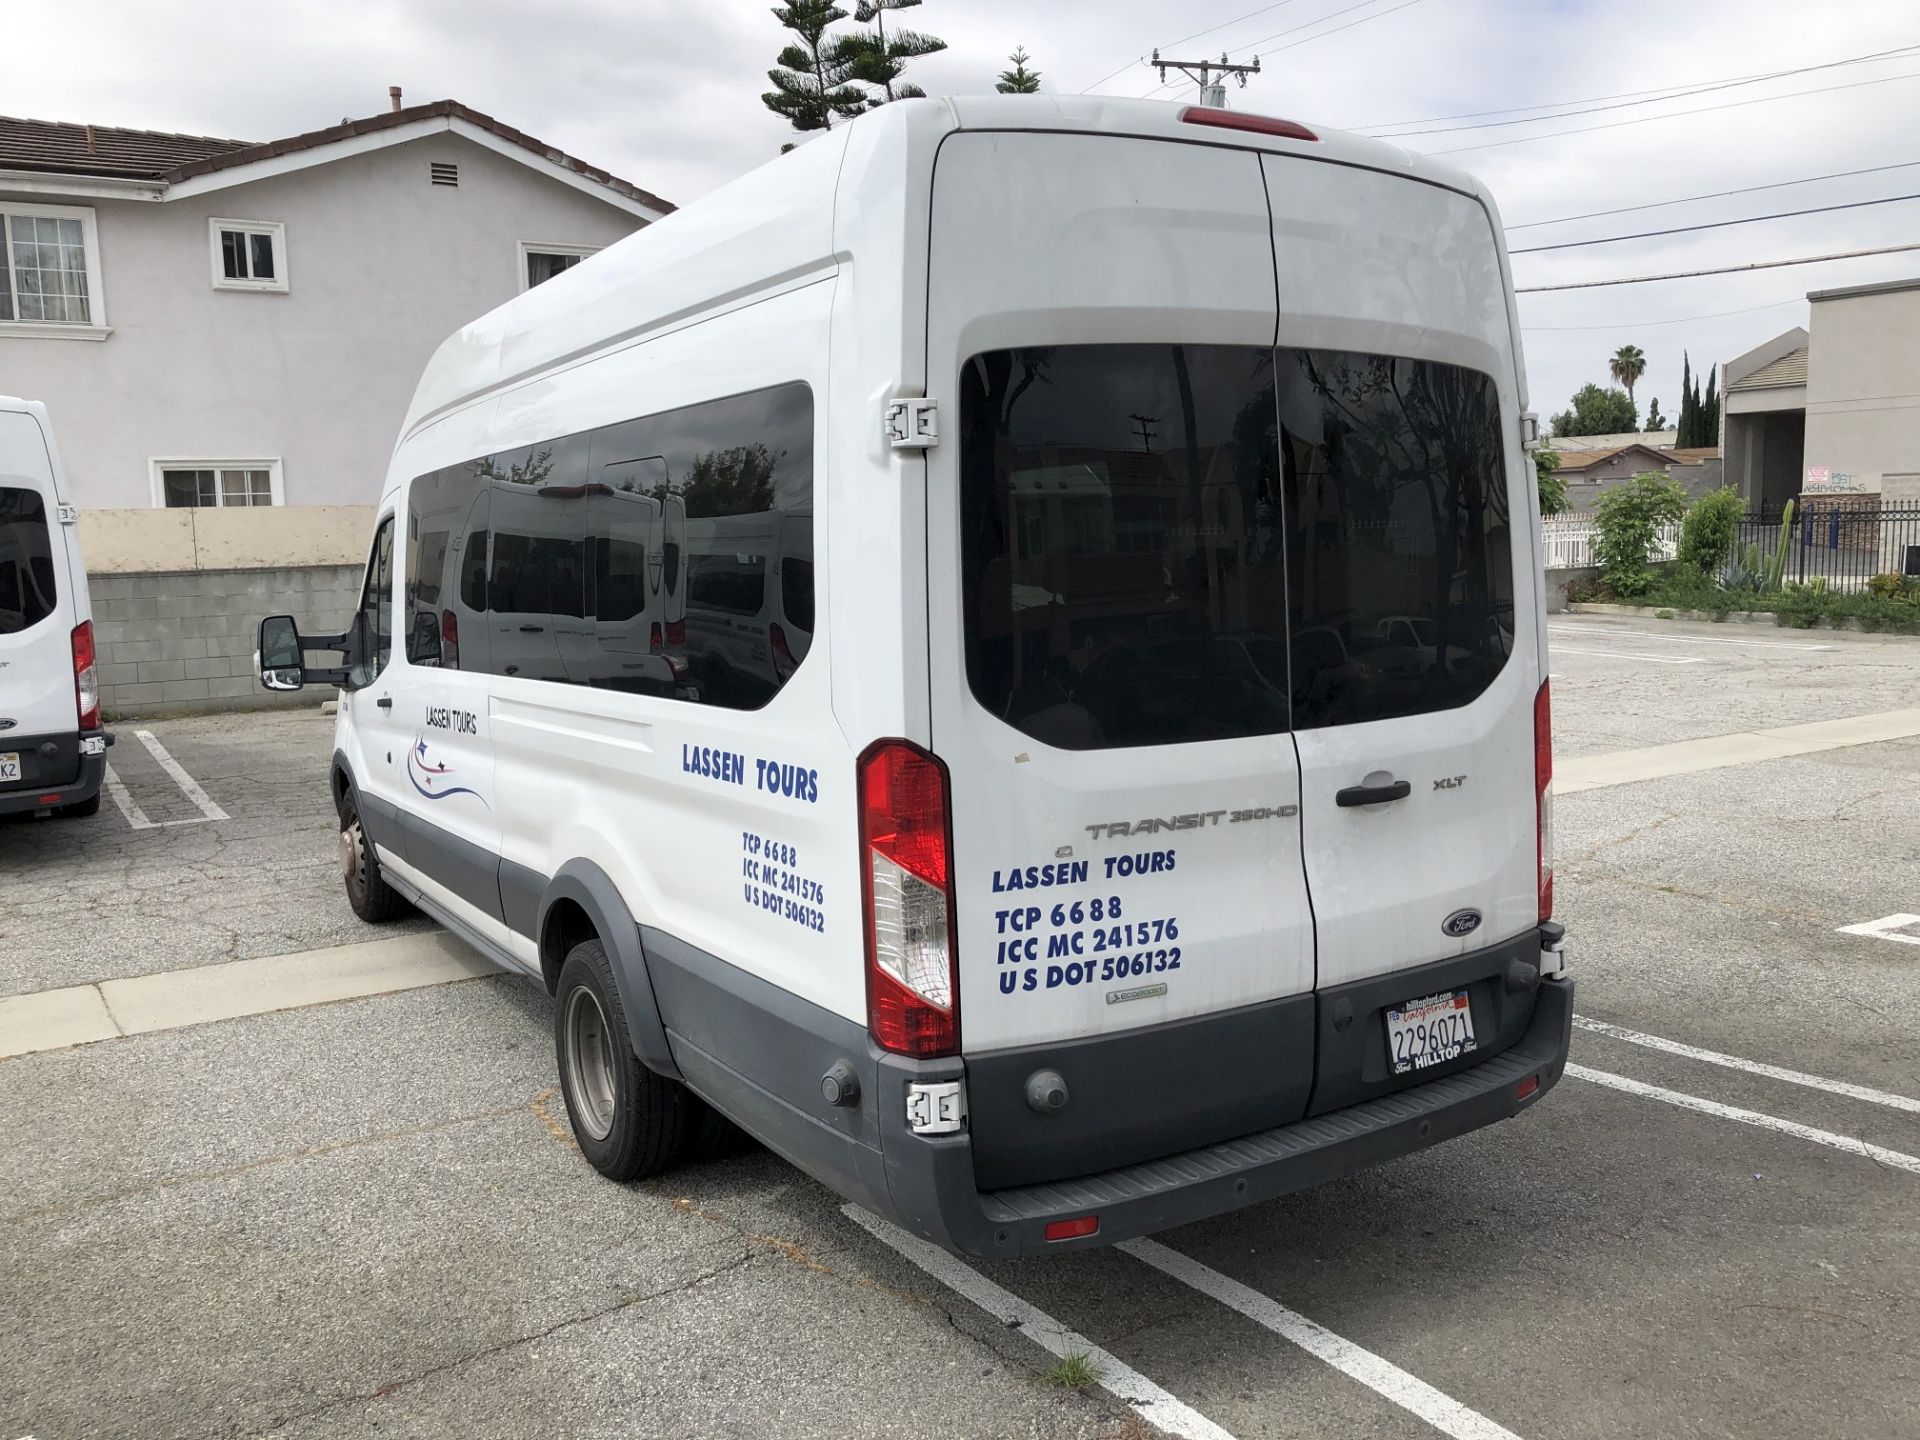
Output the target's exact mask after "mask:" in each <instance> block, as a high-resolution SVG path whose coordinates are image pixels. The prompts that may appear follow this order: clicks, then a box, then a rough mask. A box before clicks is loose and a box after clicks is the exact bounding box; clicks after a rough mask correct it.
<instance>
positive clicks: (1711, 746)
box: [1553, 709, 1920, 795]
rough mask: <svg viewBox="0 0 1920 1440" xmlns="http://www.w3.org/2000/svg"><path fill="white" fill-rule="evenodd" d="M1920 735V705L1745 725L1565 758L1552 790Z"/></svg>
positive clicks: (1659, 776)
mask: <svg viewBox="0 0 1920 1440" xmlns="http://www.w3.org/2000/svg"><path fill="white" fill-rule="evenodd" d="M1915 735H1920V709H1913V710H1883V711H1881V712H1879V713H1878V714H1873V715H1849V716H1846V717H1844V718H1842V719H1839V720H1814V721H1811V722H1809V723H1807V724H1803V725H1782V726H1780V727H1778V728H1777V729H1773V730H1747V731H1739V732H1736V733H1734V734H1732V735H1708V736H1704V737H1702V738H1701V739H1698V740H1676V741H1674V742H1673V743H1672V744H1669V745H1649V746H1647V747H1646V748H1645V749H1643V750H1615V751H1612V752H1610V753H1608V754H1605V755H1579V756H1575V757H1574V758H1572V759H1570V760H1567V761H1564V762H1563V763H1562V764H1560V765H1559V766H1558V767H1557V770H1558V773H1557V774H1556V775H1555V776H1554V782H1553V784H1554V791H1555V793H1556V794H1560V795H1576V794H1578V793H1579V792H1581V791H1582V790H1595V789H1598V788H1600V787H1602V786H1606V785H1630V784H1633V783H1634V782H1636V781H1640V780H1660V779H1665V778H1666V777H1667V776H1669V775H1688V774H1691V773H1693V772H1694V771H1697V770H1718V769H1721V768H1723V767H1725V766H1729V765H1748V764H1751V763H1752V762H1754V761H1756V760H1782V759H1786V758H1787V757H1789V756H1793V755H1812V754H1817V753H1818V752H1820V751H1822V750H1838V749H1843V748H1845V747H1846V746H1849V745H1874V744H1878V743H1879V742H1880V741H1883V740H1905V739H1909V738H1911V737H1913V736H1915Z"/></svg>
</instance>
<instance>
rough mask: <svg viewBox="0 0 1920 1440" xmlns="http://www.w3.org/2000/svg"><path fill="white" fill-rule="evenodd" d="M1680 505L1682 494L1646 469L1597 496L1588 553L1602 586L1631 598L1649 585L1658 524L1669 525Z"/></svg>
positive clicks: (1679, 512) (1680, 511)
mask: <svg viewBox="0 0 1920 1440" xmlns="http://www.w3.org/2000/svg"><path fill="white" fill-rule="evenodd" d="M1686 509H1687V492H1686V491H1684V490H1682V489H1681V488H1680V486H1679V485H1678V484H1676V483H1675V482H1674V481H1672V480H1669V479H1668V478H1667V477H1666V476H1665V475H1659V474H1655V473H1653V472H1651V471H1649V472H1647V473H1645V474H1641V475H1636V476H1634V477H1633V478H1632V479H1631V480H1629V481H1628V482H1627V483H1626V484H1624V485H1622V486H1620V487H1618V488H1617V489H1613V490H1609V491H1607V493H1606V494H1604V495H1602V496H1601V497H1600V499H1599V501H1598V503H1596V504H1595V505H1594V507H1593V518H1594V525H1595V528H1596V529H1597V531H1598V535H1597V537H1596V539H1595V542H1594V556H1595V558H1596V559H1597V560H1599V562H1600V570H1601V575H1602V577H1603V578H1604V579H1605V581H1606V583H1607V588H1608V589H1610V590H1612V591H1613V593H1614V594H1616V595H1618V596H1620V597H1621V598H1622V599H1632V598H1634V597H1636V596H1640V595H1644V594H1646V593H1647V591H1648V590H1650V589H1652V588H1653V572H1652V571H1651V570H1650V569H1648V567H1647V562H1648V560H1649V558H1650V557H1651V556H1652V554H1653V547H1654V545H1655V543H1656V542H1657V541H1658V540H1659V538H1660V527H1661V526H1663V525H1671V524H1672V523H1673V522H1674V521H1675V520H1678V519H1679V518H1680V517H1681V516H1682V515H1684V514H1685V513H1686Z"/></svg>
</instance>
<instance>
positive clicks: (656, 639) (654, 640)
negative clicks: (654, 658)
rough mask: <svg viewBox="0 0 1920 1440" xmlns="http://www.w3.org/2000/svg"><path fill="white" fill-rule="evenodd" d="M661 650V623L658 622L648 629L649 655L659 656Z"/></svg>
mask: <svg viewBox="0 0 1920 1440" xmlns="http://www.w3.org/2000/svg"><path fill="white" fill-rule="evenodd" d="M660 649H661V646H660V622H659V621H658V620H656V621H654V622H653V624H652V625H650V626H649V627H648V628H647V653H648V654H649V655H658V654H659V653H660Z"/></svg>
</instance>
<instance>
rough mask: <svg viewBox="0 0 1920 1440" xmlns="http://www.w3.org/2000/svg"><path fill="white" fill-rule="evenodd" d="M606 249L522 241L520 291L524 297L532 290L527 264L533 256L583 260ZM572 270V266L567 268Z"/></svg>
mask: <svg viewBox="0 0 1920 1440" xmlns="http://www.w3.org/2000/svg"><path fill="white" fill-rule="evenodd" d="M606 248H607V247H606V246H604V245H543V244H541V243H540V242H538V241H536V240H522V241H521V242H520V243H519V246H518V253H519V256H520V291H519V293H520V294H522V295H524V294H526V293H527V291H529V290H531V289H533V288H534V285H533V281H532V280H531V279H530V278H529V277H528V275H527V262H528V261H529V260H531V259H532V258H533V257H534V256H535V255H577V256H579V257H580V258H581V259H582V260H585V259H586V258H587V257H588V256H589V255H598V254H599V253H600V252H601V251H602V250H604V249H606ZM567 268H568V269H572V268H573V267H572V266H568V267H567Z"/></svg>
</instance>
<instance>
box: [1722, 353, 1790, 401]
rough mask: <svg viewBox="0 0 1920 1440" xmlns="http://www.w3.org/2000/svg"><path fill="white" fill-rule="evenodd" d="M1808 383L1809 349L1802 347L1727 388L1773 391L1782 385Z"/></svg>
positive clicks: (1744, 376)
mask: <svg viewBox="0 0 1920 1440" xmlns="http://www.w3.org/2000/svg"><path fill="white" fill-rule="evenodd" d="M1806 383H1807V347H1806V346H1804V345H1802V346H1801V347H1800V348H1799V349H1798V350H1795V351H1793V352H1791V353H1790V354H1786V355H1782V356H1781V357H1780V358H1779V359H1778V360H1775V361H1774V362H1773V363H1772V364H1769V365H1762V366H1761V367H1760V368H1759V369H1758V370H1756V371H1754V372H1753V373H1752V374H1751V375H1742V376H1741V377H1740V378H1739V379H1738V380H1736V381H1734V382H1733V383H1732V384H1731V385H1729V386H1727V389H1728V390H1771V389H1774V388H1776V387H1778V386H1782V385H1804V384H1806Z"/></svg>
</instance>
